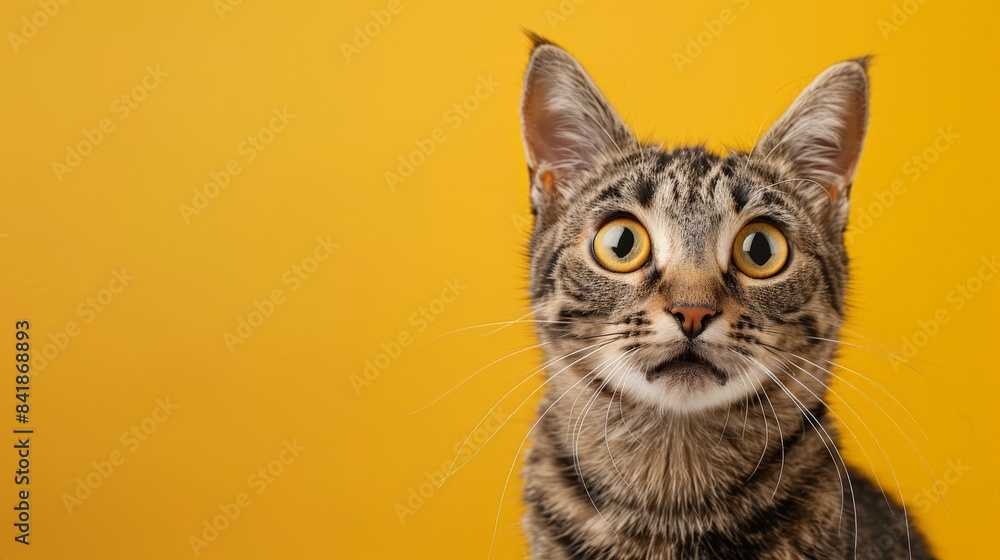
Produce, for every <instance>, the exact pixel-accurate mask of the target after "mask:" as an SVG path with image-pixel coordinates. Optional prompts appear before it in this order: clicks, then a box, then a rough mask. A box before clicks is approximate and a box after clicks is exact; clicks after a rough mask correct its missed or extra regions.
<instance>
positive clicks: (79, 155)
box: [52, 64, 170, 183]
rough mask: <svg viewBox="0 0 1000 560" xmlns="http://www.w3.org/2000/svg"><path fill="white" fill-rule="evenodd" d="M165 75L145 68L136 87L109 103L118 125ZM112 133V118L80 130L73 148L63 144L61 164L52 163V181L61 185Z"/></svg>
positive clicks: (157, 67)
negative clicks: (63, 152)
mask: <svg viewBox="0 0 1000 560" xmlns="http://www.w3.org/2000/svg"><path fill="white" fill-rule="evenodd" d="M169 75H170V74H169V73H167V72H164V71H163V70H162V69H161V68H160V65H159V64H157V65H156V67H155V68H154V67H153V66H146V73H145V75H143V77H142V79H141V80H140V81H139V83H138V84H136V85H135V86H133V87H132V89H130V90H128V91H126V92H125V93H122V94H121V95H119V96H118V97H115V98H114V100H112V101H111V109H110V110H111V113H112V115H114V116H116V117H118V122H121V121H124V120H125V119H127V118H129V116H130V115H131V114H132V112H133V111H135V110H136V109H138V108H139V105H140V104H141V103H142V102H143V101H145V100H146V98H147V97H148V96H149V92H151V91H154V90H156V89H157V88H159V87H160V85H161V84H163V79H164V78H166V77H167V76H169ZM116 130H117V125H116V124H115V121H114V119H113V118H112V117H104V118H102V119H101V120H99V121H97V126H95V127H94V128H85V129H83V130H82V131H81V132H80V134H81V136H83V138H82V139H80V140H78V141H76V142H75V143H73V144H66V155H65V157H63V158H62V160H53V161H52V172H53V173H55V175H56V179H57V180H58V181H59V182H60V183H62V182H63V178H64V177H65V176H66V174H68V173H72V172H73V171H75V170H76V168H78V167H80V165H81V164H82V163H83V160H84V159H86V158H87V157H89V156H90V155H91V154H93V153H94V150H96V149H97V147H98V146H100V145H101V144H103V143H104V141H105V140H107V139H108V136H110V135H111V134H112V133H114V132H115V131H116Z"/></svg>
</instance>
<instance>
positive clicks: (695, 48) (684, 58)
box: [672, 0, 750, 72]
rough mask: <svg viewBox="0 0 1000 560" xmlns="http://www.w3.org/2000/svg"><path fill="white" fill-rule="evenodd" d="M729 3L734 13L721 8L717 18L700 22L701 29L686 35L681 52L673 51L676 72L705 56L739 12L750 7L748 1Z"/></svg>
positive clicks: (733, 0)
mask: <svg viewBox="0 0 1000 560" xmlns="http://www.w3.org/2000/svg"><path fill="white" fill-rule="evenodd" d="M731 2H732V3H733V4H735V5H736V8H737V9H736V10H735V11H734V10H732V9H729V8H723V9H722V11H721V12H719V16H718V17H715V18H712V19H706V20H702V22H701V26H702V28H703V29H701V30H700V31H698V32H696V33H694V34H692V35H688V37H687V41H686V43H685V45H684V49H683V51H679V50H678V51H674V53H673V55H672V58H673V60H674V65H675V66H677V71H678V72H683V71H684V67H685V66H687V65H689V64H691V63H693V62H694V61H695V60H697V59H698V58H699V57H701V55H703V54H705V51H706V50H708V48H709V47H711V46H712V45H713V44H715V41H716V39H718V38H719V37H721V36H722V34H723V33H724V32H725V31H726V28H728V27H729V26H730V25H732V24H733V23H735V22H736V19H737V18H738V17H739V14H740V12H745V11H746V9H747V8H749V7H750V0H731Z"/></svg>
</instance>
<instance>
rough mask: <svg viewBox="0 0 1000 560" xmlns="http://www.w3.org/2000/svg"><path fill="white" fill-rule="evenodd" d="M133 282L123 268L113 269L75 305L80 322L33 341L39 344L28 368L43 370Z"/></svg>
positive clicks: (73, 321)
mask: <svg viewBox="0 0 1000 560" xmlns="http://www.w3.org/2000/svg"><path fill="white" fill-rule="evenodd" d="M133 281H135V276H134V275H132V274H129V273H128V271H126V270H125V267H122V268H121V269H120V270H112V271H111V278H110V279H109V280H108V281H107V283H106V284H105V285H104V286H103V287H101V288H100V289H98V290H97V291H96V292H94V293H93V294H91V295H89V296H87V297H86V298H84V299H83V301H81V302H80V303H79V304H78V305H77V306H76V314H77V316H78V317H79V318H80V322H77V321H75V320H71V321H66V323H65V324H64V325H63V327H62V329H59V330H57V331H55V332H50V333H48V336H47V337H46V338H45V339H42V340H41V341H39V342H36V344H38V345H39V350H38V351H37V352H35V353H34V354H32V357H31V369H33V370H34V371H35V372H39V373H40V372H42V371H45V368H47V367H48V366H49V363H51V362H52V361H53V360H55V359H56V358H57V357H58V356H59V354H61V353H62V352H64V351H65V350H66V348H68V347H69V344H70V342H72V341H73V339H74V338H76V337H78V336H80V333H81V332H83V330H82V327H83V326H86V325H89V324H90V323H93V322H94V320H95V319H97V316H98V315H100V314H101V313H103V312H104V311H105V310H106V309H107V308H108V307H109V306H110V305H111V304H112V303H114V301H115V299H116V298H117V297H118V296H119V294H121V293H122V292H123V291H125V288H127V287H128V286H129V285H130V284H131V283H132V282H133Z"/></svg>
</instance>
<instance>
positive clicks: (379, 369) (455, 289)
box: [350, 278, 468, 395]
mask: <svg viewBox="0 0 1000 560" xmlns="http://www.w3.org/2000/svg"><path fill="white" fill-rule="evenodd" d="M466 289H468V286H466V285H465V284H462V283H460V282H459V280H458V278H452V279H450V280H445V281H444V287H443V288H442V289H441V293H440V294H438V295H437V296H436V297H434V298H431V299H430V300H429V301H427V303H425V304H424V305H421V306H420V307H419V308H418V309H417V310H415V311H413V312H412V313H410V315H409V317H407V324H408V325H409V327H408V328H405V329H401V330H400V331H399V332H398V333H396V335H395V336H394V337H392V338H391V339H389V342H384V341H383V342H382V343H380V344H379V348H380V350H379V352H377V353H376V354H375V355H374V356H373V357H371V358H365V361H364V369H363V370H362V372H361V374H360V375H358V374H356V373H355V374H352V375H351V377H350V382H351V387H353V388H354V392H355V393H356V394H358V395H360V394H361V391H362V389H364V388H365V387H369V386H371V384H372V383H374V382H375V381H376V380H377V379H378V378H379V377H380V376H381V375H382V374H383V373H384V372H385V371H386V370H387V369H389V368H390V367H391V366H392V364H393V362H394V361H395V360H396V359H397V358H399V356H400V355H401V354H402V353H403V349H404V348H406V347H408V346H409V345H411V344H413V340H414V335H415V334H420V333H423V332H425V331H426V330H427V329H428V328H430V326H431V323H433V322H434V321H436V320H437V319H438V318H439V317H441V315H444V313H445V311H447V309H448V307H449V306H450V305H451V304H453V303H455V301H456V300H458V297H459V296H461V295H462V292H464V291H465V290H466Z"/></svg>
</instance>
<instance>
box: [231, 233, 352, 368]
mask: <svg viewBox="0 0 1000 560" xmlns="http://www.w3.org/2000/svg"><path fill="white" fill-rule="evenodd" d="M338 247H340V244H339V243H334V242H333V240H331V236H330V235H327V236H326V237H325V238H324V237H317V238H316V245H315V246H314V247H313V249H312V251H311V252H310V253H309V254H308V255H306V256H305V257H303V258H301V259H300V260H299V261H297V262H296V263H295V264H293V265H292V266H290V267H288V268H287V269H285V270H284V271H283V272H282V273H281V285H282V286H284V288H275V289H273V290H271V291H270V292H269V293H268V295H267V297H265V298H264V299H263V300H257V299H255V300H253V309H252V310H251V311H250V312H248V313H247V314H246V315H245V316H244V315H241V316H239V317H237V318H236V329H235V330H234V331H233V332H229V331H226V332H224V333H222V341H223V342H224V343H225V345H226V349H227V350H229V353H230V354H233V353H234V352H236V348H237V347H238V346H240V345H241V344H243V343H245V342H246V341H247V340H248V339H249V338H250V337H251V336H253V333H254V332H256V330H257V329H259V328H260V327H261V326H262V325H263V324H264V322H265V321H266V320H267V319H269V318H270V317H272V316H273V315H274V313H275V311H277V309H278V306H280V305H283V304H284V303H285V302H286V301H288V298H287V294H291V293H294V292H296V291H297V290H298V289H299V288H301V287H302V283H303V282H305V281H306V280H308V279H309V277H310V276H312V275H313V274H314V273H315V272H316V271H317V270H319V267H320V265H321V264H323V263H324V262H326V261H327V259H329V258H330V256H331V255H333V251H334V250H335V249H337V248H338ZM285 290H287V291H288V292H287V294H286V292H285Z"/></svg>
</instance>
